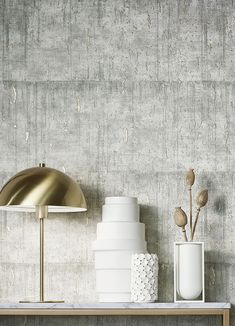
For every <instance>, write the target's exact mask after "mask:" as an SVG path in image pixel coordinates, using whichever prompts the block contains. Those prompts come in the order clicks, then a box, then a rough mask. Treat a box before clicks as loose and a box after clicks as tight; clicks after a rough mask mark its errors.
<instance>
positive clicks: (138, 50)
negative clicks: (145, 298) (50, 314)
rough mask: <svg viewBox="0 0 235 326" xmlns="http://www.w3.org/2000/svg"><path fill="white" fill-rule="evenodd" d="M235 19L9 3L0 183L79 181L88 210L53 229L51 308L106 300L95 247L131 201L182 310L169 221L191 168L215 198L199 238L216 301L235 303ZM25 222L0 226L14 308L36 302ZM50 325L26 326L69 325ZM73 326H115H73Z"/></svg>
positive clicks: (168, 1) (125, 4)
mask: <svg viewBox="0 0 235 326" xmlns="http://www.w3.org/2000/svg"><path fill="white" fill-rule="evenodd" d="M234 13H235V11H234V3H233V1H232V0H204V1H203V0H192V1H191V0H184V1H183V0H178V1H174V0H158V1H157V0H145V1H144V0H142V1H141V0H138V1H137V0H132V1H131V0H123V1H120V0H117V1H115V0H109V1H105V0H100V1H98V0H94V1H92V0H87V1H85V0H84V1H78V0H64V1H63V0H57V1H56V0H54V1H53V0H34V1H33V0H24V1H23V0H15V1H13V0H0V44H1V48H0V57H1V60H0V71H1V82H0V85H1V86H0V87H1V92H0V93H1V111H0V114H1V128H0V145H1V160H0V179H1V180H0V182H1V184H2V183H3V182H5V181H6V180H7V179H8V178H9V177H10V176H12V175H13V174H15V173H16V172H17V171H19V170H21V169H24V168H27V167H31V166H34V165H37V164H38V162H40V161H45V162H46V163H47V165H48V166H51V167H54V168H57V169H60V170H62V171H65V172H66V173H68V174H69V175H70V176H72V177H73V178H75V179H76V180H77V181H80V182H81V185H82V188H83V190H84V193H85V195H86V197H87V201H88V205H89V210H88V212H87V214H82V215H79V214H74V215H73V214H71V215H69V214H67V215H63V216H62V217H61V216H60V217H58V216H51V218H50V219H48V221H46V273H47V278H46V293H47V299H61V298H64V299H65V300H67V301H70V302H82V301H83V302H84V301H94V300H96V296H95V292H94V285H95V279H94V265H93V255H92V252H91V242H92V240H93V239H94V238H95V229H96V223H97V222H98V221H100V218H101V206H102V203H103V201H104V197H105V196H106V195H132V196H137V197H138V198H139V202H140V204H141V219H142V221H143V222H145V223H146V237H147V240H148V248H149V250H150V251H152V252H157V253H158V255H159V259H160V263H161V266H160V290H159V300H160V301H172V300H173V271H172V269H173V268H172V260H173V257H172V256H173V255H172V254H173V253H172V247H173V242H174V240H178V239H179V232H178V230H176V228H175V226H174V225H173V221H172V212H173V209H174V207H175V206H176V205H178V204H181V203H182V204H183V206H185V203H187V194H186V192H185V191H184V174H185V170H187V169H188V167H191V166H192V167H194V168H195V169H196V171H198V179H197V186H196V187H195V190H196V189H197V188H200V187H208V189H209V196H210V200H209V203H208V206H207V208H206V209H205V210H204V212H203V216H202V218H201V223H200V224H199V228H198V233H197V240H202V241H205V247H206V299H207V300H208V301H215V300H216V301H226V300H228V301H231V302H235V256H234V246H235V236H234V234H235V227H234V226H233V224H234V219H235V191H234V178H235V174H234V171H235V154H234V149H235V146H234V144H235V131H234V130H235V108H234V106H235V97H234V94H235V84H234V77H235V55H234V50H235V30H234V27H235V15H234ZM185 207H186V208H187V206H185ZM19 215H20V214H18V213H3V212H1V214H0V278H1V282H0V299H1V301H4V302H5V301H18V300H20V299H26V298H30V299H37V295H38V286H39V283H38V267H39V266H38V249H39V248H38V224H37V221H36V220H35V219H34V218H30V216H29V215H27V214H21V216H20V217H19ZM49 320H50V322H49V321H48V320H47V321H45V320H44V319H42V320H38V319H33V318H28V319H26V320H25V319H22V318H19V320H18V324H21V323H22V324H24V323H26V324H27V323H28V325H31V324H32V325H34V324H35V325H38V323H40V322H41V323H44V322H45V324H46V323H47V322H49V323H50V324H51V325H54V323H55V325H57V324H58V320H55V319H51V318H50V319H49ZM75 322H76V323H77V322H78V323H79V324H80V325H87V324H90V325H103V324H107V325H109V324H110V322H111V321H110V319H109V318H107V319H105V318H104V319H103V318H101V317H100V318H90V319H84V318H80V319H79V318H78V319H76V321H75V319H69V320H68V325H74V323H75ZM144 322H145V324H146V325H153V324H155V323H157V320H156V319H154V318H148V319H144ZM158 322H159V325H161V324H162V323H163V322H164V323H165V324H166V325H168V324H169V325H170V324H172V323H173V324H174V325H182V324H184V325H189V323H190V319H188V318H185V319H183V321H182V319H174V320H172V319H171V318H168V319H167V318H163V319H159V320H158ZM1 323H2V324H3V323H5V324H6V325H9V323H11V321H9V319H7V318H6V319H2V320H1ZM61 323H63V321H61ZM217 323H219V320H217V319H216V320H215V319H213V318H196V319H194V323H193V325H199V324H200V325H202V324H205V325H215V324H217ZM233 323H234V325H235V320H234V322H233ZM112 324H113V325H126V324H130V325H135V324H138V325H143V320H142V319H140V318H136V319H133V318H129V319H128V318H121V319H115V322H114V321H112ZM190 325H191V324H190Z"/></svg>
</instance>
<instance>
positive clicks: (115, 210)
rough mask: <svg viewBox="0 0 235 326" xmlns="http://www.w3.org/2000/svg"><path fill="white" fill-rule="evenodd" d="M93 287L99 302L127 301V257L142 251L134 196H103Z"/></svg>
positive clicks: (143, 243) (141, 229) (141, 230)
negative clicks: (103, 203) (94, 283)
mask: <svg viewBox="0 0 235 326" xmlns="http://www.w3.org/2000/svg"><path fill="white" fill-rule="evenodd" d="M93 250H94V251H95V268H96V290H97V293H98V296H99V301H100V302H130V301H131V256H132V254H133V253H145V252H146V241H145V225H144V224H143V223H139V205H138V204H137V198H134V197H107V198H106V199H105V205H103V209H102V222H101V223H98V224H97V240H96V241H94V243H93Z"/></svg>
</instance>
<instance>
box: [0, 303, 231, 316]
mask: <svg viewBox="0 0 235 326" xmlns="http://www.w3.org/2000/svg"><path fill="white" fill-rule="evenodd" d="M230 308H231V304H230V303H228V302H204V303H201V302H195V303H192V302H190V303H186V302H185V303H172V302H169V303H168V302H167V303H0V314H1V310H2V309H19V310H21V309H39V310H40V309H51V310H57V309H62V310H63V309H66V310H67V309H68V310H85V309H88V310H90V309H92V310H106V309H107V310H108V309H114V310H115V309H119V310H125V309H128V310H129V309H133V310H139V309H230Z"/></svg>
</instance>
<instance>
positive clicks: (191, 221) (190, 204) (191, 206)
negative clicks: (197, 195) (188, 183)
mask: <svg viewBox="0 0 235 326" xmlns="http://www.w3.org/2000/svg"><path fill="white" fill-rule="evenodd" d="M189 223H190V238H191V241H192V240H193V199H192V188H191V187H190V188H189Z"/></svg>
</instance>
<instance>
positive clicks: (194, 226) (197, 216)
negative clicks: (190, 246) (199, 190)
mask: <svg viewBox="0 0 235 326" xmlns="http://www.w3.org/2000/svg"><path fill="white" fill-rule="evenodd" d="M199 213H200V207H198V208H197V214H196V218H195V222H194V225H193V235H192V240H193V238H194V233H195V230H196V226H197V221H198V218H199Z"/></svg>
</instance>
